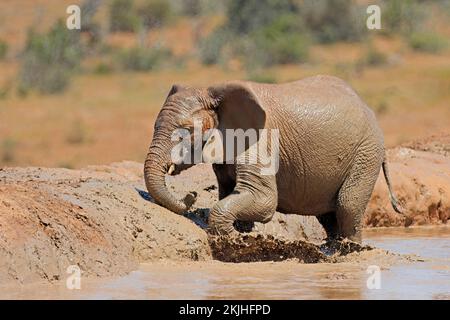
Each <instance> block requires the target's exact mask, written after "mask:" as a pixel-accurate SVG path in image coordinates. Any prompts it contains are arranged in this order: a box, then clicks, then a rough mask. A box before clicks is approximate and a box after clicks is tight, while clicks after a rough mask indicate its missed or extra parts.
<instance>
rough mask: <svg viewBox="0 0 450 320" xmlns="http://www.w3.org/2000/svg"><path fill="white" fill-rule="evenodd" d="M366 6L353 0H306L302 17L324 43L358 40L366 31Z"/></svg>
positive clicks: (309, 28) (301, 10) (302, 7)
mask: <svg viewBox="0 0 450 320" xmlns="http://www.w3.org/2000/svg"><path fill="white" fill-rule="evenodd" d="M365 8H366V7H364V6H360V5H357V4H356V3H355V1H353V0H304V1H303V3H302V5H301V7H300V12H301V19H302V20H303V22H304V24H305V26H306V28H307V29H308V30H309V31H310V32H311V33H312V34H313V36H314V37H315V38H316V39H317V40H318V41H319V42H322V43H330V42H336V41H358V40H360V39H361V38H362V37H363V35H364V34H365V32H366V18H367V15H366V13H365Z"/></svg>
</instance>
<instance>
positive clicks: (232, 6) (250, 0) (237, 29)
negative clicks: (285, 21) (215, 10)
mask: <svg viewBox="0 0 450 320" xmlns="http://www.w3.org/2000/svg"><path fill="white" fill-rule="evenodd" d="M297 12H298V6H297V5H296V4H295V3H294V2H293V1H291V0H229V1H228V2H227V7H226V15H227V27H228V29H229V30H230V31H231V32H232V33H234V34H250V33H253V32H256V31H258V30H259V29H260V28H263V27H265V26H267V25H270V24H272V23H273V22H274V21H275V20H277V19H278V18H279V17H280V16H281V15H284V14H288V13H292V14H294V13H297Z"/></svg>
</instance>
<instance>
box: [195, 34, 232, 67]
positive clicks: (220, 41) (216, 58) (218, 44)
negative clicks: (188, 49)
mask: <svg viewBox="0 0 450 320" xmlns="http://www.w3.org/2000/svg"><path fill="white" fill-rule="evenodd" d="M229 37H230V34H229V33H228V31H227V30H226V29H225V28H223V27H220V28H217V29H216V30H214V31H213V32H211V33H210V34H209V35H208V36H207V37H206V38H204V39H202V40H201V41H200V43H199V56H200V61H201V62H202V63H203V64H205V65H212V64H217V63H219V62H220V60H221V58H222V49H223V47H224V46H225V45H226V43H227V42H228V39H229Z"/></svg>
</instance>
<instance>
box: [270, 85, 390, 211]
mask: <svg viewBox="0 0 450 320" xmlns="http://www.w3.org/2000/svg"><path fill="white" fill-rule="evenodd" d="M273 88H274V91H277V93H275V94H274V95H272V97H271V99H272V103H268V105H270V106H269V109H268V110H267V112H268V113H269V114H270V115H271V116H270V117H269V118H268V120H269V121H268V126H270V127H272V128H277V129H279V130H280V169H279V172H278V175H277V181H279V183H278V185H279V186H280V187H281V190H279V196H280V205H281V206H283V204H285V209H286V211H289V209H293V208H299V207H300V210H303V212H302V213H303V214H305V213H307V214H308V213H309V214H317V212H321V213H322V212H324V211H327V210H332V209H333V208H332V207H331V206H332V205H334V196H335V195H336V193H337V191H338V189H339V187H340V186H341V185H342V182H343V180H344V179H345V176H346V174H347V172H348V171H349V169H350V168H351V165H352V163H353V160H354V157H355V155H356V154H357V153H358V148H359V147H360V146H361V144H363V143H372V144H377V145H378V146H380V145H382V144H383V137H382V134H381V131H380V129H379V128H378V125H377V123H376V119H375V115H374V114H373V112H372V111H371V110H370V109H369V108H368V107H367V105H366V104H365V103H364V102H363V101H362V100H361V98H360V97H359V96H358V95H357V94H356V93H355V91H354V90H353V89H352V88H351V87H350V86H349V85H348V84H346V83H345V82H344V81H343V80H340V79H338V78H335V77H330V76H316V77H311V78H306V79H304V80H300V81H296V82H292V83H289V84H284V85H279V86H278V87H277V88H275V87H273ZM286 186H289V187H286ZM293 199H295V200H293ZM290 207H292V208H290ZM305 210H309V212H305Z"/></svg>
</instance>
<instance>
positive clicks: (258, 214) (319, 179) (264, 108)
mask: <svg viewBox="0 0 450 320" xmlns="http://www.w3.org/2000/svg"><path fill="white" fill-rule="evenodd" d="M195 121H197V122H198V121H200V123H201V126H200V127H201V131H202V133H206V132H211V129H214V128H215V129H216V130H218V131H219V132H221V133H222V141H220V142H217V140H220V139H216V144H217V143H220V144H223V146H224V147H225V146H228V144H227V142H230V141H226V140H227V138H226V137H227V136H226V134H225V132H226V129H242V130H243V131H244V132H246V131H247V130H248V129H258V130H259V129H268V130H274V129H275V130H276V132H277V133H278V140H277V141H278V142H279V143H278V145H277V148H278V149H277V151H278V155H279V158H278V163H277V169H278V170H276V171H274V172H273V173H270V172H269V174H268V173H267V172H266V173H265V174H263V173H262V169H263V168H264V166H265V165H266V164H264V163H262V161H259V160H260V159H259V158H258V159H257V160H256V161H245V160H248V158H249V157H250V156H251V154H252V153H251V152H252V150H253V151H254V149H255V148H256V146H258V145H260V144H261V143H262V141H263V140H264V143H265V144H266V145H267V148H268V150H269V151H271V149H273V146H272V144H273V141H272V140H270V139H268V138H265V139H263V138H262V136H258V137H257V140H256V141H254V142H247V143H246V146H245V148H244V150H240V151H238V152H237V153H236V155H235V157H234V160H235V161H234V162H231V161H228V160H230V159H226V157H225V156H224V155H223V154H222V155H221V156H220V157H219V161H217V159H215V161H216V163H214V164H213V169H214V172H215V174H216V176H217V180H218V186H219V201H218V202H217V203H216V204H215V205H214V207H213V208H212V209H211V212H210V216H209V221H208V223H209V227H210V230H211V232H213V233H216V234H236V233H237V231H236V229H235V228H234V222H235V221H252V222H256V221H259V222H268V221H269V220H270V219H271V218H272V216H273V214H274V212H275V210H278V211H280V212H283V213H289V214H300V215H313V216H316V217H317V218H318V220H319V221H320V223H321V224H322V225H323V226H324V228H325V230H326V232H327V235H328V237H347V238H350V239H352V240H355V241H360V239H361V220H362V217H363V214H364V211H365V209H366V206H367V203H368V201H369V199H370V196H371V193H372V190H373V188H374V185H375V182H376V180H377V177H378V174H379V172H380V169H381V168H383V171H384V175H385V179H386V182H387V186H388V188H389V193H390V198H391V203H392V206H393V208H394V209H395V210H396V211H397V212H401V207H400V206H399V205H398V202H397V200H396V198H395V196H394V195H393V193H392V190H391V185H390V182H389V174H388V170H387V169H388V168H387V163H386V157H385V149H384V142H383V134H382V132H381V130H380V128H379V126H378V124H377V121H376V118H375V115H374V113H373V112H372V110H371V109H370V108H369V107H368V106H367V105H366V104H365V103H364V102H363V101H362V100H361V98H360V97H359V96H358V95H357V94H356V93H355V91H354V90H353V89H352V88H351V87H350V86H349V85H348V84H347V83H346V82H344V81H343V80H341V79H338V78H336V77H332V76H314V77H309V78H305V79H302V80H299V81H295V82H290V83H285V84H261V83H254V82H246V81H231V82H227V83H224V84H219V85H215V86H211V87H208V88H190V87H181V86H177V85H174V86H173V87H172V89H171V90H170V92H169V95H168V97H167V98H166V101H165V102H164V105H163V107H162V109H161V111H160V112H159V115H158V117H157V119H156V122H155V126H154V135H153V140H152V142H151V145H150V148H149V151H148V155H147V158H146V161H145V169H144V175H145V182H146V186H147V189H148V191H149V193H150V195H151V196H152V197H153V199H154V200H155V201H156V202H157V203H159V204H160V205H162V206H164V207H166V208H168V209H169V210H171V211H173V212H175V213H178V214H182V213H183V212H185V211H186V210H188V209H189V207H190V205H191V204H192V202H193V201H192V199H190V200H191V201H187V200H186V199H187V198H189V197H187V198H185V201H182V200H178V199H177V198H176V197H175V196H174V195H173V194H171V192H170V191H169V190H168V189H167V187H166V184H165V175H166V174H177V173H179V172H180V171H181V170H184V169H186V168H187V167H189V166H191V165H192V164H186V163H181V164H180V163H178V164H174V162H173V159H172V156H171V150H173V148H174V147H175V146H176V144H177V143H178V141H177V140H175V141H173V140H174V139H173V132H174V131H175V130H177V129H180V128H185V129H186V130H189V131H188V132H190V133H191V134H192V135H193V134H194V133H193V131H194V129H193V128H194V123H195ZM242 130H241V132H242ZM273 132H275V131H273ZM212 137H214V135H210V137H208V139H206V141H203V140H202V142H201V145H200V148H203V151H204V150H205V149H206V148H208V147H210V145H212V144H213V142H212V141H213V138H212ZM190 138H191V139H192V137H190ZM229 139H231V138H229ZM268 141H271V142H269V143H268ZM194 145H195V144H194ZM197 147H198V145H197ZM193 148H195V147H193ZM231 154H233V153H231ZM225 160H227V161H226V162H225Z"/></svg>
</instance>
